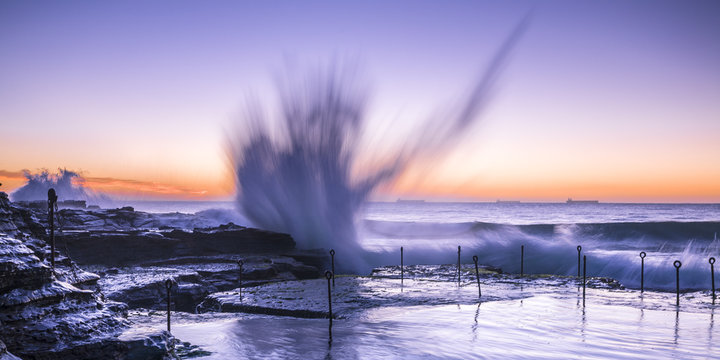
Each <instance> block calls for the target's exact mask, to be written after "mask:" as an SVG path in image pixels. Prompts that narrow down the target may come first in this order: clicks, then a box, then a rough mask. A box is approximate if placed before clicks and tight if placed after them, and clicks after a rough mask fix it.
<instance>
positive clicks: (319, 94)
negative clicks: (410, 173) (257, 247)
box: [229, 21, 526, 272]
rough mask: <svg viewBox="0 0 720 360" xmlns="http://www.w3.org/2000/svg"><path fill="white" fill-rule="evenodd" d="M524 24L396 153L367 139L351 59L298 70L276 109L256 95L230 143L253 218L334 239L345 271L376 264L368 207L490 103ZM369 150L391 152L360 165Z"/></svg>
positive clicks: (304, 239)
mask: <svg viewBox="0 0 720 360" xmlns="http://www.w3.org/2000/svg"><path fill="white" fill-rule="evenodd" d="M525 27H526V21H523V22H521V23H520V24H519V25H518V26H517V27H516V28H515V30H514V31H513V32H512V33H511V34H510V36H509V37H508V38H507V40H506V41H505V42H504V43H503V44H502V46H501V47H500V49H499V50H498V52H497V53H496V54H495V55H494V57H493V58H492V60H491V61H490V63H489V65H488V66H487V68H486V69H485V70H484V71H483V73H482V75H481V77H480V78H479V81H478V82H477V83H476V85H475V86H474V87H473V89H472V91H471V92H470V94H469V95H468V96H467V98H466V99H465V100H464V101H463V102H462V104H461V105H460V106H457V107H455V108H453V110H451V111H449V112H447V113H442V114H438V115H437V116H436V117H435V118H433V119H430V121H428V122H426V123H423V124H421V126H418V127H417V129H416V130H417V131H416V132H414V134H413V136H411V137H409V138H408V141H406V142H405V143H403V144H402V145H401V146H400V148H399V149H398V150H396V151H395V152H394V153H383V154H376V153H374V151H376V149H373V148H363V147H361V145H360V144H361V143H362V141H361V140H362V139H363V137H364V136H365V134H366V133H365V132H364V130H365V128H364V127H365V126H366V125H367V124H366V120H367V119H366V117H365V113H366V96H365V95H364V94H365V93H364V92H363V91H361V90H359V89H358V87H357V86H356V79H355V78H354V77H353V74H352V72H350V71H348V70H347V69H345V71H341V70H337V69H336V68H335V67H330V68H329V70H327V71H318V72H317V73H316V74H311V75H310V76H308V77H307V78H305V79H301V80H296V79H290V80H289V81H287V82H286V83H285V84H284V85H283V86H281V87H280V91H279V104H280V109H279V112H278V114H277V116H275V117H268V114H272V111H265V110H264V107H263V106H262V105H261V104H259V103H257V102H251V103H250V104H249V105H248V107H247V111H246V113H245V116H244V117H243V118H241V119H240V120H241V121H240V123H239V125H238V128H237V129H236V130H235V131H236V134H235V135H234V136H232V137H231V138H230V146H229V149H230V150H229V152H230V157H231V158H232V161H233V164H234V166H235V174H236V185H237V189H238V195H237V200H238V205H239V209H240V211H241V212H242V213H243V214H244V215H245V216H246V217H247V218H248V219H249V220H250V221H252V222H253V223H254V225H255V226H258V227H261V228H264V229H268V230H274V231H279V232H284V233H289V234H291V235H292V236H293V238H294V239H295V241H296V242H297V244H298V247H300V248H303V249H311V248H325V249H328V248H331V247H332V248H335V249H336V250H337V253H338V265H339V267H340V270H341V271H352V272H367V271H369V270H370V268H369V267H368V261H369V260H370V257H372V256H371V254H367V253H364V252H363V251H362V248H361V246H360V245H359V243H358V241H357V234H356V222H357V220H358V218H357V217H358V215H359V211H360V209H361V207H362V206H363V204H364V203H365V201H366V200H367V199H368V197H369V195H370V194H371V193H372V192H373V191H374V190H375V189H377V188H378V187H379V186H381V185H385V184H390V183H392V182H393V181H394V180H396V178H397V177H398V175H399V174H401V173H402V172H403V171H404V170H405V169H406V168H407V166H408V165H409V164H410V163H411V162H413V161H416V160H417V159H420V158H434V157H435V156H436V155H437V154H438V153H443V151H444V150H447V149H449V148H450V147H452V146H454V145H456V144H457V143H458V139H459V138H460V137H461V135H462V134H463V133H465V132H466V130H468V129H469V128H470V127H471V126H472V125H473V122H474V121H475V120H477V119H478V118H479V114H480V112H481V111H482V110H483V109H484V108H485V105H486V104H487V102H488V98H489V95H490V93H491V91H492V90H493V88H494V84H495V82H496V81H497V77H498V75H499V73H500V71H501V69H502V67H503V65H504V64H505V62H506V60H507V58H508V56H509V54H510V52H511V50H512V48H513V47H514V45H515V44H516V43H517V41H518V39H519V37H520V36H521V34H522V33H523V32H524V29H525ZM361 157H362V158H372V159H384V160H383V161H382V162H380V163H376V164H374V166H372V167H370V168H367V167H363V171H362V172H360V171H358V168H359V167H360V164H359V163H360V158H361ZM370 262H372V264H373V265H379V264H377V263H375V262H374V261H370Z"/></svg>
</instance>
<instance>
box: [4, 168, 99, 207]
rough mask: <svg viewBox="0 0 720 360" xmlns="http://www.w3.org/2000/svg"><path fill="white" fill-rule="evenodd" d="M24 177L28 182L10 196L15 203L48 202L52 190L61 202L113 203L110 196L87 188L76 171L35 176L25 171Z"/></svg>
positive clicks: (41, 172)
mask: <svg viewBox="0 0 720 360" xmlns="http://www.w3.org/2000/svg"><path fill="white" fill-rule="evenodd" d="M23 175H24V176H25V179H27V182H26V183H25V185H23V186H22V187H20V188H18V189H17V190H15V191H14V192H13V193H12V194H10V197H11V199H12V200H13V201H36V200H47V194H48V190H49V189H50V188H54V189H55V191H56V192H57V194H58V198H59V199H60V200H61V201H62V200H85V201H89V202H92V203H93V204H98V203H101V202H102V203H108V202H110V201H111V200H110V198H109V197H108V196H106V195H104V194H100V193H98V192H96V191H93V190H91V189H88V188H86V187H85V186H84V182H85V179H84V178H83V177H82V176H81V175H80V174H79V173H77V172H75V171H71V170H67V169H58V172H57V173H55V174H53V173H51V172H50V171H48V170H42V171H40V172H39V173H36V174H33V173H31V172H30V171H28V170H23Z"/></svg>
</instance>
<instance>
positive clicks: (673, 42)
mask: <svg viewBox="0 0 720 360" xmlns="http://www.w3.org/2000/svg"><path fill="white" fill-rule="evenodd" d="M529 12H532V18H531V24H530V27H529V30H528V32H527V33H526V35H525V37H524V38H523V39H522V41H521V42H520V44H519V46H518V48H517V49H516V51H515V53H514V54H513V56H512V59H511V61H510V63H509V64H508V66H507V67H506V69H505V72H504V73H503V76H502V78H501V81H500V83H499V87H498V89H497V92H496V94H495V97H494V98H493V102H492V103H491V107H490V108H489V109H488V111H487V112H486V113H485V114H484V119H483V122H482V125H481V126H480V128H479V129H478V131H477V133H474V134H473V137H472V138H471V139H470V141H467V142H466V143H464V144H461V146H459V147H458V148H457V149H456V150H455V151H453V152H452V153H449V154H448V158H447V161H446V162H445V163H444V164H443V165H442V166H440V167H438V168H437V172H436V173H434V174H432V176H430V177H429V178H428V179H426V180H425V181H424V182H423V183H422V184H417V183H414V184H413V185H412V186H411V185H407V184H406V185H400V186H399V187H398V188H396V189H395V190H394V191H395V192H396V193H398V194H406V193H410V194H418V195H420V196H423V195H427V196H439V197H443V196H447V197H452V198H471V199H480V200H483V199H495V198H507V199H511V198H517V199H535V200H551V199H557V200H561V199H563V198H564V197H567V196H573V197H593V198H601V199H603V200H616V201H714V202H718V201H720V165H719V164H720V162H718V160H717V159H720V41H718V39H720V20H718V19H720V2H718V1H537V2H536V1H493V2H486V1H454V2H439V1H392V2H384V1H363V2H356V3H350V2H330V1H328V2H308V1H302V2H300V1H297V2H296V1H257V2H241V1H227V2H224V1H210V2H202V1H167V2H166V1H151V2H147V1H118V2H104V1H103V2H94V1H61V2H60V1H48V2H44V1H33V2H27V1H4V2H0V55H1V56H0V124H1V126H2V127H1V128H2V142H0V153H2V154H3V156H2V158H1V160H0V171H1V170H4V171H5V173H6V176H5V177H6V178H5V179H3V177H2V176H1V174H0V182H3V183H4V184H6V185H4V186H3V189H5V190H6V191H8V188H9V187H10V188H12V187H13V186H17V185H19V184H20V183H21V182H20V180H17V179H14V178H13V177H12V176H11V175H7V174H10V173H15V172H17V171H19V170H20V169H24V168H27V169H37V168H43V167H44V168H50V169H54V168H57V167H59V166H60V167H67V168H69V169H76V170H82V171H84V173H85V174H86V175H87V176H89V177H98V178H111V179H125V180H138V181H145V182H148V183H158V184H166V185H173V186H177V187H178V188H183V189H193V190H202V191H206V192H207V193H206V194H208V196H215V197H222V196H226V195H227V194H228V193H230V192H232V186H231V185H229V184H231V183H232V179H231V178H230V177H229V171H228V168H227V163H226V159H225V155H224V150H223V149H224V148H223V146H224V139H225V131H226V129H228V128H231V127H232V125H231V124H232V119H233V117H234V116H237V114H238V113H239V112H240V110H241V105H242V103H243V100H244V99H245V98H246V96H248V94H254V95H255V96H257V97H259V98H266V97H269V96H271V94H272V88H273V76H276V75H277V74H278V73H279V72H280V71H282V70H283V69H285V64H286V63H287V62H290V63H299V64H303V65H306V64H307V65H317V64H321V63H324V62H328V61H329V59H333V58H339V59H351V60H353V61H355V60H357V61H358V62H359V63H360V68H361V70H362V72H363V74H365V76H364V79H366V82H367V84H368V85H369V88H370V90H371V103H370V104H371V109H370V116H371V117H372V121H377V122H381V121H384V120H383V119H388V118H392V119H397V121H398V122H399V123H400V124H405V125H406V126H408V127H409V126H412V124H413V123H414V122H415V121H416V120H417V119H418V118H424V117H426V116H427V114H429V113H431V112H432V111H433V110H434V109H438V108H439V107H442V106H447V105H448V104H452V103H453V101H454V100H455V99H456V98H457V96H458V95H461V94H463V93H464V91H465V90H467V89H468V88H469V87H470V86H471V85H472V82H473V80H474V79H475V78H476V77H477V76H478V74H479V73H480V71H481V69H482V68H483V66H484V65H485V63H486V62H487V61H489V59H490V58H491V57H492V55H493V52H494V51H495V50H496V48H497V47H498V46H499V45H500V43H501V42H502V41H503V40H504V39H505V37H506V36H507V34H508V33H509V32H510V30H511V29H512V28H513V27H514V26H515V25H516V24H517V23H518V22H519V21H520V19H522V18H523V17H524V16H525V15H526V14H528V13H529ZM401 136H402V135H401V133H398V134H396V137H401ZM90 185H92V184H90ZM177 196H178V197H183V196H184V195H183V194H182V193H179V194H177Z"/></svg>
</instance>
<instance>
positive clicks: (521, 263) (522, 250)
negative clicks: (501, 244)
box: [520, 245, 525, 277]
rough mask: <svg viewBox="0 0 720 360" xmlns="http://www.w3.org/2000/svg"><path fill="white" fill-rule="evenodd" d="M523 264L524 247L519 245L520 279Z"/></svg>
mask: <svg viewBox="0 0 720 360" xmlns="http://www.w3.org/2000/svg"><path fill="white" fill-rule="evenodd" d="M524 264H525V245H520V277H522V276H523V270H524V269H523V265H524Z"/></svg>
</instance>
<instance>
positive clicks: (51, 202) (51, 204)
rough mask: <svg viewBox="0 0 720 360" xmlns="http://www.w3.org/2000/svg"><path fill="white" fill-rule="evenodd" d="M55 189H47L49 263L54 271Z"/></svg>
mask: <svg viewBox="0 0 720 360" xmlns="http://www.w3.org/2000/svg"><path fill="white" fill-rule="evenodd" d="M57 199H58V197H57V194H56V193H55V189H53V188H50V189H49V190H48V214H50V265H51V266H52V271H53V272H55V204H56V203H57Z"/></svg>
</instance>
